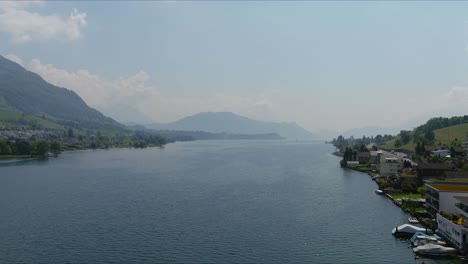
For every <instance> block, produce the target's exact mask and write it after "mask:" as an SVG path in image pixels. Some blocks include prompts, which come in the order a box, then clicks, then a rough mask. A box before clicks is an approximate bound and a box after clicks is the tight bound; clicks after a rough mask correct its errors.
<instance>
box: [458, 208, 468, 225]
mask: <svg viewBox="0 0 468 264" xmlns="http://www.w3.org/2000/svg"><path fill="white" fill-rule="evenodd" d="M455 207H456V209H457V211H458V213H460V214H461V215H463V217H464V218H468V206H466V205H464V204H463V203H456V204H455ZM465 222H468V221H465Z"/></svg>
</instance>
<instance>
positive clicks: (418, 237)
mask: <svg viewBox="0 0 468 264" xmlns="http://www.w3.org/2000/svg"><path fill="white" fill-rule="evenodd" d="M410 243H411V246H413V247H417V246H422V245H426V244H429V243H431V244H437V245H441V246H445V245H446V243H445V242H444V239H443V238H442V237H440V236H437V235H428V234H425V233H423V232H416V233H415V234H414V235H413V236H412V237H411V238H410Z"/></svg>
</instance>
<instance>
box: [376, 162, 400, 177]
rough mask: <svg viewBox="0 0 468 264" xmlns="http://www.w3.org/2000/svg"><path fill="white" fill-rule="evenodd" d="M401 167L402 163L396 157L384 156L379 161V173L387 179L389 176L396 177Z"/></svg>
mask: <svg viewBox="0 0 468 264" xmlns="http://www.w3.org/2000/svg"><path fill="white" fill-rule="evenodd" d="M402 168H403V163H402V162H401V161H400V160H399V159H398V158H384V159H383V160H381V161H380V175H382V176H384V177H385V178H386V179H387V180H388V179H389V178H390V177H391V176H396V177H398V175H399V172H400V170H401V169H402Z"/></svg>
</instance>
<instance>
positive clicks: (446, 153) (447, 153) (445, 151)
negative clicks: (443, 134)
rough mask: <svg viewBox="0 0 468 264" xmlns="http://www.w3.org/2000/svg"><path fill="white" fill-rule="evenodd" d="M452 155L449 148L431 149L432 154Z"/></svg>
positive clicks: (440, 155)
mask: <svg viewBox="0 0 468 264" xmlns="http://www.w3.org/2000/svg"><path fill="white" fill-rule="evenodd" d="M450 155H452V152H451V151H450V150H448V149H439V150H434V151H431V156H439V157H447V156H450Z"/></svg>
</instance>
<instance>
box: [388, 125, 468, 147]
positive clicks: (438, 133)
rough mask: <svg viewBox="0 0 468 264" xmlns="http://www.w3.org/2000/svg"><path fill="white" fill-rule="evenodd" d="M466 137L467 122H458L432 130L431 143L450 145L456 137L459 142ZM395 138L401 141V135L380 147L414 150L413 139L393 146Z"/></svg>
mask: <svg viewBox="0 0 468 264" xmlns="http://www.w3.org/2000/svg"><path fill="white" fill-rule="evenodd" d="M467 138H468V123H464V124H459V125H455V126H449V127H445V128H439V129H436V130H434V140H433V141H432V144H434V145H446V146H450V145H451V144H452V142H453V141H454V140H455V139H457V140H458V141H459V142H460V143H462V144H463V143H464V142H465V141H466V140H467ZM397 140H400V141H401V136H397V137H396V138H394V139H392V140H390V141H387V142H386V143H385V144H384V145H382V146H381V147H382V148H385V149H397V148H398V149H405V150H409V151H414V149H415V147H416V144H415V143H414V141H413V140H410V141H409V142H408V143H407V144H402V145H401V146H399V147H395V142H396V141H397Z"/></svg>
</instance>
